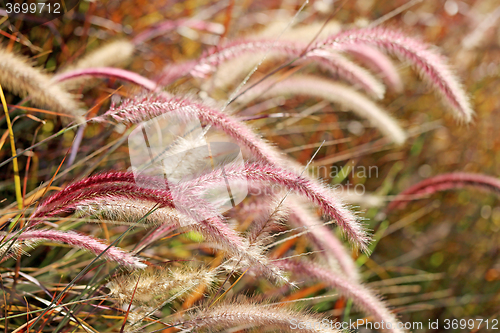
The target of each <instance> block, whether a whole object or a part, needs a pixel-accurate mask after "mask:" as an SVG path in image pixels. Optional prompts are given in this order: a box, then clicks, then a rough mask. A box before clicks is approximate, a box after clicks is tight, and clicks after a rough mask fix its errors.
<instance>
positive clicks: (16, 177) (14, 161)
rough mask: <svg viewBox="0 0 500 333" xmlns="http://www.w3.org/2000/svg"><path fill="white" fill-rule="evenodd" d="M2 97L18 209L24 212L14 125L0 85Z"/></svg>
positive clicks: (0, 95)
mask: <svg viewBox="0 0 500 333" xmlns="http://www.w3.org/2000/svg"><path fill="white" fill-rule="evenodd" d="M0 97H1V98H2V105H3V111H4V112H5V120H6V121H7V127H8V128H9V137H10V148H11V149H12V168H13V169H14V185H15V187H16V201H17V208H18V209H19V210H22V209H23V195H22V191H21V178H19V165H18V164H17V158H16V143H15V140H14V131H12V124H11V122H10V116H9V110H7V101H6V100H5V95H4V94H3V89H2V85H0Z"/></svg>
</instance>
